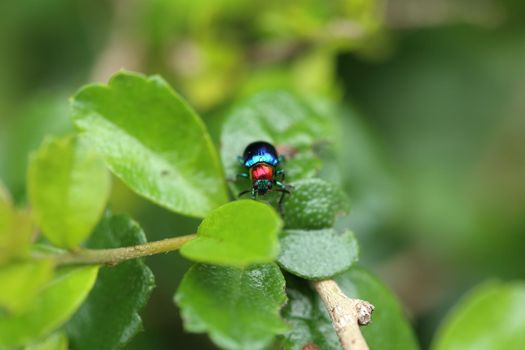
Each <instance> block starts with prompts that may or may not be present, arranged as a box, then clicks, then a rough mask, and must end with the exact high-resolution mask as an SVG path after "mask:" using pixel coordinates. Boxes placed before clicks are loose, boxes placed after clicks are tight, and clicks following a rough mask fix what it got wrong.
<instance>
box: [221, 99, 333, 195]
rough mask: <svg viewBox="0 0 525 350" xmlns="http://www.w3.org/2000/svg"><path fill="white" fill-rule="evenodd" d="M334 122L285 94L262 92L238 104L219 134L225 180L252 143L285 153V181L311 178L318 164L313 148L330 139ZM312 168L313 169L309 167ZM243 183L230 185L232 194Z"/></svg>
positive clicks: (234, 169)
mask: <svg viewBox="0 0 525 350" xmlns="http://www.w3.org/2000/svg"><path fill="white" fill-rule="evenodd" d="M333 130H334V120H333V118H331V117H330V116H327V115H322V114H319V113H317V112H316V111H315V110H314V109H312V108H310V106H308V105H307V104H306V103H303V102H302V101H300V100H299V99H298V98H297V97H295V96H294V95H292V94H289V93H287V92H263V93H260V94H257V95H255V96H253V97H252V98H250V99H247V100H246V101H244V102H242V103H240V104H238V105H237V106H236V108H234V109H233V111H232V112H230V113H229V114H228V116H227V117H226V120H225V122H224V126H223V129H222V135H221V158H222V162H223V164H224V169H225V171H226V176H227V178H229V179H235V178H236V175H237V173H238V172H240V171H241V170H242V169H241V167H240V166H239V162H238V160H237V157H238V156H240V155H242V153H243V151H244V148H245V147H246V146H247V145H248V144H249V143H251V142H254V141H259V140H262V141H267V142H271V143H273V144H274V145H276V146H277V148H278V149H281V150H283V149H284V150H286V152H282V153H285V154H286V155H287V161H286V162H285V163H284V164H283V167H284V168H285V169H286V172H287V173H286V176H287V178H288V179H292V180H294V181H297V180H299V179H301V178H305V177H311V176H314V175H315V173H316V172H317V171H318V170H319V168H320V161H319V158H318V157H317V155H316V154H315V153H314V152H313V147H314V145H316V144H319V143H320V142H322V141H327V140H332V139H333V134H334V132H333ZM314 164H315V165H316V167H317V169H315V168H314V167H312V165H314ZM246 186H247V183H242V182H241V181H239V182H238V183H237V184H236V185H233V187H234V190H235V191H240V190H244V189H246V188H245V187H246Z"/></svg>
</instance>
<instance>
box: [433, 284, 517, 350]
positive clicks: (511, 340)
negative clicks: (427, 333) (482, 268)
mask: <svg viewBox="0 0 525 350" xmlns="http://www.w3.org/2000/svg"><path fill="white" fill-rule="evenodd" d="M524 345H525V283H524V282H522V281H520V282H511V283H496V282H494V283H487V284H483V285H481V286H479V287H477V288H474V290H473V291H471V292H470V293H468V295H467V296H466V297H465V298H464V299H463V300H462V301H461V302H459V303H458V305H457V306H456V307H454V309H453V310H452V312H451V313H450V314H449V315H448V316H447V317H446V319H445V321H444V322H443V324H442V325H441V327H440V330H439V331H438V333H437V335H436V338H435V339H434V342H433V346H432V349H435V350H456V349H458V350H460V349H461V350H469V349H476V350H489V349H491V350H492V349H505V350H521V349H523V347H524Z"/></svg>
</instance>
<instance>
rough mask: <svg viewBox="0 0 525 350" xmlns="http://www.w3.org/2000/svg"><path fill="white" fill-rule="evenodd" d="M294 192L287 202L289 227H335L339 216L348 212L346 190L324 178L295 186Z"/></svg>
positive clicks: (287, 224)
mask: <svg viewBox="0 0 525 350" xmlns="http://www.w3.org/2000/svg"><path fill="white" fill-rule="evenodd" d="M293 186H294V188H293V192H292V195H290V196H289V197H288V198H287V200H286V201H285V202H284V208H285V212H286V228H294V229H309V230H315V229H321V228H328V227H333V226H334V223H335V219H336V216H337V214H340V213H343V212H346V211H348V207H349V205H348V198H347V197H346V196H345V195H344V193H343V192H342V190H340V189H339V188H337V187H336V186H334V185H332V184H330V183H328V182H326V181H324V180H321V179H305V180H300V181H297V182H294V183H293Z"/></svg>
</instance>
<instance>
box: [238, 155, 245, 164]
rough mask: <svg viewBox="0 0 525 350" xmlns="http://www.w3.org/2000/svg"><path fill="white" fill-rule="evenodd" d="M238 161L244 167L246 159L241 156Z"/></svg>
mask: <svg viewBox="0 0 525 350" xmlns="http://www.w3.org/2000/svg"><path fill="white" fill-rule="evenodd" d="M237 160H238V161H239V164H240V165H244V158H243V157H241V156H237Z"/></svg>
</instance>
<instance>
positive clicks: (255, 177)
mask: <svg viewBox="0 0 525 350" xmlns="http://www.w3.org/2000/svg"><path fill="white" fill-rule="evenodd" d="M238 159H239V162H240V163H241V165H242V166H244V168H245V169H246V172H244V173H240V174H238V175H237V176H238V177H242V178H246V179H250V181H251V183H252V187H251V188H250V189H247V190H245V191H242V192H240V193H239V197H241V196H243V195H245V194H247V193H251V196H252V198H253V199H256V198H257V196H263V195H265V194H266V193H268V192H281V198H280V199H279V210H280V211H281V213H282V203H283V200H284V196H285V194H290V191H289V187H288V186H286V185H285V184H284V178H285V172H284V169H282V168H281V167H280V164H281V163H282V162H283V161H284V157H283V156H279V155H278V154H277V150H276V149H275V147H274V146H273V145H272V144H271V143H268V142H265V141H256V142H252V143H250V144H249V145H248V146H246V148H245V149H244V152H243V155H242V156H239V157H238Z"/></svg>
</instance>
